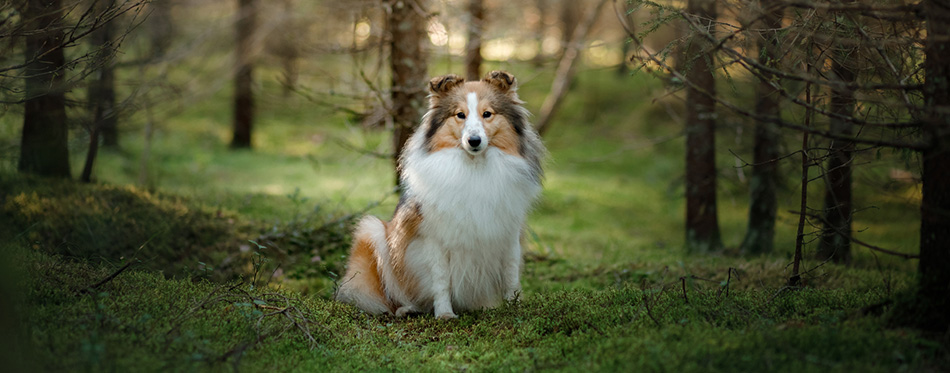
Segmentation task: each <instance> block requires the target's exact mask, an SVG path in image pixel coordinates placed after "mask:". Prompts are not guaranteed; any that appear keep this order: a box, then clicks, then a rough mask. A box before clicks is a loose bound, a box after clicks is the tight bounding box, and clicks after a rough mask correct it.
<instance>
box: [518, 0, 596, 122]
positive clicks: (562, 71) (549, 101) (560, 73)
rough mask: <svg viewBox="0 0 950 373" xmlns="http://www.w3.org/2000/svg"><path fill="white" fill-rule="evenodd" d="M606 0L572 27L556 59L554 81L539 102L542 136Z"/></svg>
mask: <svg viewBox="0 0 950 373" xmlns="http://www.w3.org/2000/svg"><path fill="white" fill-rule="evenodd" d="M606 2H607V1H606V0H601V1H600V2H598V3H597V6H596V7H595V8H594V9H592V10H591V11H590V12H588V13H587V15H586V16H585V18H584V22H583V23H582V24H580V25H578V27H576V28H575V29H574V35H573V36H571V39H570V43H569V44H568V46H567V49H565V50H564V54H563V55H562V56H561V60H560V61H558V64H557V70H556V71H555V73H554V81H553V82H552V83H551V93H548V96H547V97H545V98H544V103H542V104H541V111H540V112H539V114H538V122H537V124H536V125H535V127H536V128H537V129H538V134H539V135H542V136H544V133H545V132H547V131H548V129H549V128H550V127H551V120H552V119H554V114H555V112H556V111H557V109H558V108H559V107H560V106H561V100H563V99H564V96H565V95H566V94H567V90H568V88H570V87H571V82H572V81H573V80H574V66H575V65H576V62H577V57H579V56H580V49H581V46H582V45H583V44H584V40H585V39H587V34H588V33H589V32H590V29H591V27H593V26H594V22H595V21H597V16H598V15H600V8H601V7H603V5H604V4H605V3H606Z"/></svg>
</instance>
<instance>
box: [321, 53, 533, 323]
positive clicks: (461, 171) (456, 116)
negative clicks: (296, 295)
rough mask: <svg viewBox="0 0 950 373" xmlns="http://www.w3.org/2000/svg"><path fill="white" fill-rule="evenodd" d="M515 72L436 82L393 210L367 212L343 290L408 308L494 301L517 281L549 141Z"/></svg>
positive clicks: (399, 312)
mask: <svg viewBox="0 0 950 373" xmlns="http://www.w3.org/2000/svg"><path fill="white" fill-rule="evenodd" d="M516 84H517V83H516V81H515V78H514V77H513V76H511V75H510V74H508V73H505V72H500V71H493V72H491V73H489V74H488V75H487V76H486V77H485V78H484V79H483V80H481V81H470V82H466V81H464V79H462V78H460V77H458V76H456V75H446V76H442V77H437V78H434V79H432V80H431V81H430V82H429V91H430V95H429V111H428V112H427V113H426V114H425V116H423V118H422V124H421V125H420V126H419V129H418V130H416V132H415V133H414V134H413V135H412V138H410V139H409V141H408V143H407V145H406V148H405V150H404V152H403V155H402V157H401V158H400V161H399V167H400V170H401V174H402V178H401V186H402V188H403V195H402V198H401V199H400V202H399V205H398V206H397V207H396V211H395V214H394V215H393V219H392V220H391V221H389V222H384V221H382V220H380V219H378V218H376V217H373V216H367V217H364V218H363V219H362V220H361V221H360V222H359V224H358V225H357V228H356V231H355V232H354V242H353V247H352V249H351V251H350V257H349V263H348V266H347V271H346V275H345V276H344V277H343V278H342V279H341V283H340V287H339V289H338V290H337V294H336V299H338V300H340V301H342V302H345V303H349V304H352V305H355V306H357V307H359V308H360V309H362V310H364V311H366V312H369V313H372V314H395V315H396V316H403V315H405V314H407V313H414V312H425V313H429V312H434V313H435V315H436V316H437V317H439V318H454V317H456V312H461V311H465V310H472V309H482V308H488V307H494V306H496V305H497V304H498V303H499V302H500V301H501V300H502V299H512V298H514V297H515V296H516V295H517V293H518V292H519V291H520V288H521V285H520V271H521V264H522V260H521V234H522V229H523V226H524V222H525V218H526V217H527V214H528V211H529V210H530V208H531V205H532V204H533V202H534V200H535V199H536V198H537V196H538V194H539V193H540V192H541V178H542V176H543V175H542V171H541V161H542V159H543V157H544V155H545V149H544V146H543V145H542V144H541V140H540V138H539V136H538V134H537V132H536V131H535V130H534V129H533V128H532V126H531V124H530V123H528V121H527V117H528V115H529V114H528V111H527V110H526V109H525V108H524V107H523V106H522V104H523V102H522V101H521V100H520V99H519V98H518V94H517V92H516Z"/></svg>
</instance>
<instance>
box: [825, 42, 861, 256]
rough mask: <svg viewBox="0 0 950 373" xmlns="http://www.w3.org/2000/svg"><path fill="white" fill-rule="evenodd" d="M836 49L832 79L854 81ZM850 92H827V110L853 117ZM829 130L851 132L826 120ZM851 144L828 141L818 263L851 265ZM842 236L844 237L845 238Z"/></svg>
mask: <svg viewBox="0 0 950 373" xmlns="http://www.w3.org/2000/svg"><path fill="white" fill-rule="evenodd" d="M844 48H845V47H843V46H838V49H837V50H835V51H834V52H833V60H832V62H831V72H832V74H834V76H835V78H836V79H837V80H838V81H840V82H842V83H847V84H851V83H853V82H854V78H855V74H854V70H853V69H852V68H851V67H850V66H848V63H849V61H848V56H849V55H850V54H851V53H850V50H847V49H844ZM854 105H855V99H854V91H853V90H852V89H849V88H847V87H839V86H836V87H833V88H832V89H831V108H830V111H831V112H832V113H835V114H840V115H843V116H846V117H850V116H852V114H854ZM829 120H830V122H831V123H830V128H829V130H830V131H831V133H833V134H837V135H843V136H849V135H851V134H852V133H853V132H852V130H851V124H850V123H848V122H845V121H844V120H841V119H838V118H835V117H833V116H832V117H830V118H829ZM853 150H854V143H853V142H851V141H846V140H835V139H832V140H831V145H830V149H829V154H828V165H827V169H826V171H825V209H824V228H823V229H822V232H821V240H820V241H819V244H818V252H817V256H818V259H819V260H826V259H831V260H832V261H834V262H835V263H839V264H848V263H850V262H851V240H850V239H849V237H851V212H852V207H851V165H852V162H851V161H852V156H851V153H852V151H853ZM845 234H846V235H845Z"/></svg>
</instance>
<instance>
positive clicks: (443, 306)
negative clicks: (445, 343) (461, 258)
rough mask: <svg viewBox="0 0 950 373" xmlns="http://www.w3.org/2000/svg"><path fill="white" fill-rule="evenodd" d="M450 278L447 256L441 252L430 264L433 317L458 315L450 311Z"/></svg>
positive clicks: (447, 317) (450, 317)
mask: <svg viewBox="0 0 950 373" xmlns="http://www.w3.org/2000/svg"><path fill="white" fill-rule="evenodd" d="M451 286H452V284H451V279H450V277H449V256H448V253H446V252H443V255H440V256H439V260H437V261H436V262H435V263H433V266H432V287H433V289H432V290H433V293H434V294H433V304H432V306H433V308H435V317H437V318H440V319H443V320H445V319H454V318H457V317H458V316H456V315H455V312H453V311H452V293H451Z"/></svg>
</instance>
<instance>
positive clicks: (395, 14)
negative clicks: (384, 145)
mask: <svg viewBox="0 0 950 373" xmlns="http://www.w3.org/2000/svg"><path fill="white" fill-rule="evenodd" d="M386 5H387V7H388V8H389V9H390V13H389V19H388V23H387V27H388V29H389V43H390V44H389V45H390V58H389V61H390V69H391V70H392V92H391V98H392V117H393V164H394V165H395V166H396V185H399V180H400V176H401V175H400V170H399V167H398V166H399V157H400V156H401V155H402V149H403V147H404V146H405V144H406V141H407V140H409V137H410V136H411V135H412V132H413V131H414V130H415V128H416V127H417V126H418V124H419V121H420V119H421V118H422V114H423V112H424V107H425V106H424V105H425V97H426V84H425V83H426V81H427V80H426V74H427V72H426V70H427V65H426V62H427V53H426V50H425V48H424V46H423V45H424V43H425V40H426V38H427V34H426V13H425V12H426V10H425V9H426V5H427V3H426V1H425V0H388V1H386Z"/></svg>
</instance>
